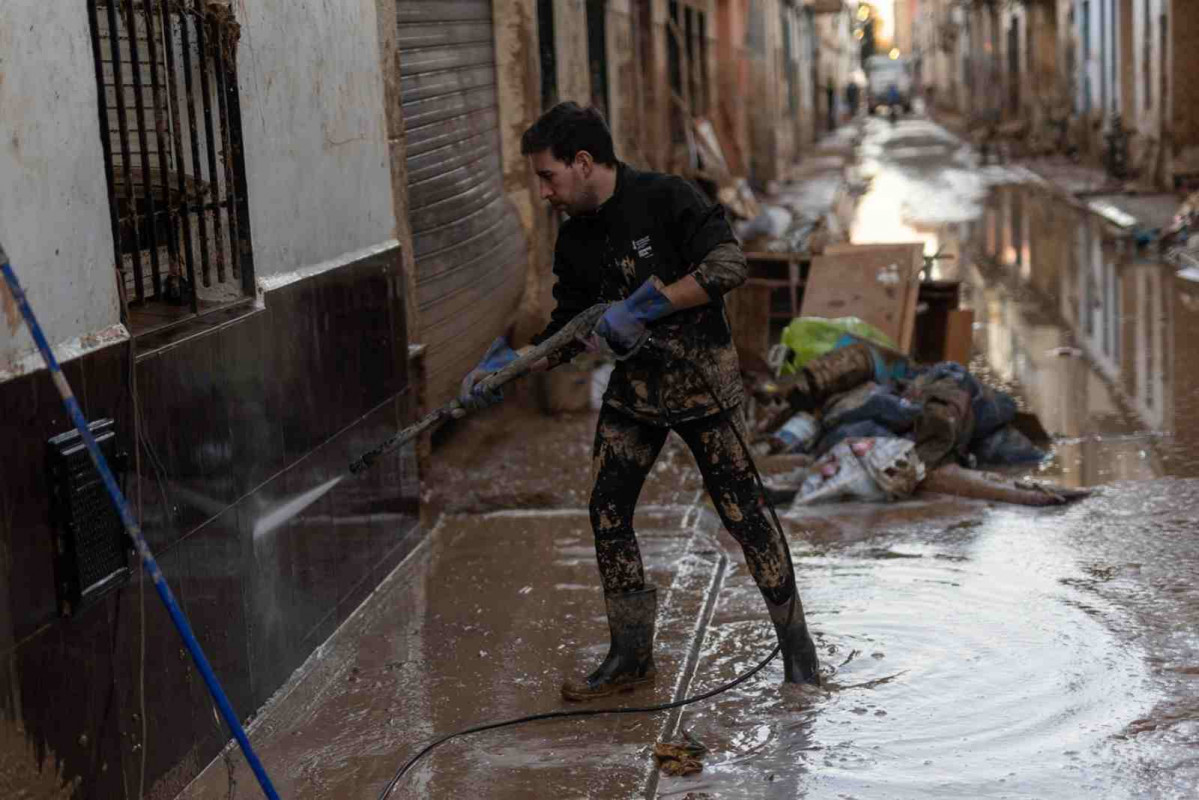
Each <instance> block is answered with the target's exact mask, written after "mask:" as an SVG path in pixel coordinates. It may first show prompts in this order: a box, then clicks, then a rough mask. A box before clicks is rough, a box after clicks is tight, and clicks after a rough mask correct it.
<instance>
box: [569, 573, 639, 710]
mask: <svg viewBox="0 0 1199 800" xmlns="http://www.w3.org/2000/svg"><path fill="white" fill-rule="evenodd" d="M604 602H605V603H606V605H607V606H608V628H609V630H610V631H611V634H612V644H611V645H610V646H609V647H608V656H607V658H605V659H604V661H603V663H602V664H600V665H599V667H598V668H596V670H595V671H594V672H592V673H591V674H590V675H588V676H587V677H586V678H583V679H582V680H577V681H576V680H568V681H566V682H565V683H563V684H562V697H563V698H565V699H567V700H578V701H582V700H595V699H596V698H599V697H607V696H608V695H611V694H615V693H617V692H620V691H627V690H628V689H631V688H632V687H634V686H637V685H638V684H642V683H649V682H650V681H652V680H653V679H654V675H655V674H657V670H656V669H655V668H654V620H655V619H656V618H657V614H658V590H657V589H656V588H654V587H652V586H650V587H647V588H645V589H641V590H640V591H636V592H627V593H625V594H614V595H608V596H607V597H605V598H604Z"/></svg>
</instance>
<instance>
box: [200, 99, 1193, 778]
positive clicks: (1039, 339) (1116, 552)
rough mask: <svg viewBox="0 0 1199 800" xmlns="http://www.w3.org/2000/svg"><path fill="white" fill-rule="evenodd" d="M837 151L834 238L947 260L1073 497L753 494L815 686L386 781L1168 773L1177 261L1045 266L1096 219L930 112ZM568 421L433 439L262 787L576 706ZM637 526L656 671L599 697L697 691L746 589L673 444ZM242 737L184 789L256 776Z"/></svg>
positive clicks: (998, 368)
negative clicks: (669, 771)
mask: <svg viewBox="0 0 1199 800" xmlns="http://www.w3.org/2000/svg"><path fill="white" fill-rule="evenodd" d="M859 152H860V161H859V164H858V167H859V169H860V172H861V174H862V175H864V176H866V177H868V178H869V179H870V185H869V189H868V190H867V192H866V193H865V194H864V195H863V196H862V198H861V199H860V202H859V204H858V207H857V211H856V216H855V219H854V223H853V226H852V239H853V241H855V242H859V243H866V242H871V241H905V240H906V241H920V240H923V241H925V242H926V254H933V253H938V252H939V253H940V254H941V255H946V254H948V255H951V256H953V258H951V259H938V260H935V261H933V262H931V264H932V270H933V271H934V272H935V273H936V275H937V276H938V277H953V278H955V279H960V280H962V281H963V286H964V292H963V297H964V304H965V305H967V306H968V307H970V308H973V309H974V311H975V314H976V316H975V325H974V339H975V347H974V352H975V354H976V356H975V362H974V363H973V364H972V367H973V368H975V369H976V370H978V371H980V372H984V373H985V374H987V375H988V376H989V377H990V379H991V380H993V381H994V382H996V383H998V384H1001V385H1003V386H1006V387H1008V388H1011V389H1012V390H1013V391H1014V392H1015V393H1016V395H1017V396H1018V397H1019V398H1020V402H1021V403H1022V404H1023V405H1024V407H1025V408H1026V409H1028V410H1031V411H1034V412H1035V413H1036V414H1037V415H1038V417H1039V418H1040V419H1041V421H1042V424H1043V425H1044V427H1045V428H1046V430H1047V431H1048V433H1049V434H1050V435H1051V436H1052V437H1053V442H1054V443H1053V447H1052V456H1051V458H1049V459H1048V460H1047V461H1046V462H1045V463H1044V464H1042V465H1040V466H1039V467H1038V468H1037V469H1036V470H1035V472H1036V473H1037V474H1038V475H1039V476H1042V477H1046V476H1047V477H1052V478H1054V479H1055V480H1058V481H1060V482H1062V483H1064V484H1067V485H1071V486H1093V487H1098V492H1097V494H1096V495H1095V496H1094V497H1092V498H1090V499H1088V500H1085V501H1082V502H1081V503H1078V504H1075V505H1072V506H1066V507H1062V508H1056V509H1031V508H1019V507H1015V506H1006V505H1002V504H989V503H985V502H982V501H968V500H962V499H957V498H949V497H945V496H939V495H932V494H922V495H917V496H916V497H915V498H914V499H910V500H907V501H903V502H898V503H891V504H867V503H843V504H839V505H823V506H816V507H809V508H806V509H802V510H789V509H780V510H781V511H782V512H783V513H782V517H783V522H784V526H785V527H786V529H787V533H788V537H789V540H790V543H791V548H792V553H793V557H794V559H795V562H796V565H797V569H798V580H799V585H800V590H801V593H802V596H803V600H804V605H805V607H806V610H807V615H808V621H809V624H810V626H811V627H812V629H813V632H814V635H815V638H816V642H817V646H818V649H819V653H820V658H821V662H822V666H823V670H824V673H825V676H826V680H825V686H824V687H823V688H822V689H811V688H803V689H800V688H796V687H794V686H788V685H784V684H782V682H781V680H782V667H781V665H780V664H779V662H778V661H777V660H776V661H775V662H773V663H771V664H770V665H769V666H767V667H766V669H765V670H763V671H762V672H760V673H759V674H757V675H756V676H754V677H753V678H751V679H750V680H749V681H748V682H746V683H744V684H742V685H741V686H738V687H736V688H734V689H732V690H730V691H728V692H726V693H724V694H721V695H719V696H718V697H716V698H714V699H712V700H710V701H707V702H704V703H702V704H699V705H694V706H688V707H686V708H684V709H681V710H675V711H671V712H661V713H657V714H653V715H634V716H627V717H623V716H619V717H600V718H592V719H582V720H567V721H556V722H549V723H535V724H532V725H526V726H522V727H519V728H511V729H505V730H502V731H495V732H488V733H483V734H478V735H474V736H471V737H469V738H466V739H461V740H458V741H455V742H451V743H449V744H447V745H445V746H443V747H441V748H440V749H438V750H436V751H434V753H433V754H432V755H430V756H429V757H428V758H426V759H425V760H424V761H422V762H421V763H420V764H419V765H418V766H417V767H416V768H415V770H414V771H413V772H412V773H410V774H409V775H408V776H407V777H406V778H405V781H404V782H403V783H402V784H401V785H400V786H399V787H398V788H397V789H396V792H395V794H394V795H392V796H395V797H418V796H420V797H462V796H468V795H472V794H473V795H477V796H482V797H500V798H508V797H511V798H516V797H555V798H556V797H594V798H608V797H642V796H649V797H663V798H702V797H711V798H799V797H803V798H844V797H853V798H859V800H870V799H872V798H876V799H878V800H882V799H883V798H886V799H887V800H891V799H892V798H913V799H915V798H928V797H945V798H963V797H970V798H1045V797H1053V798H1083V797H1086V798H1091V797H1102V798H1126V797H1127V798H1131V797H1138V798H1139V797H1152V798H1175V797H1177V798H1184V797H1192V796H1194V794H1195V792H1196V788H1197V787H1199V761H1197V760H1196V759H1195V755H1194V754H1195V752H1196V750H1195V748H1196V745H1197V744H1199V738H1197V737H1199V727H1197V722H1196V720H1197V719H1199V703H1197V702H1196V701H1195V699H1194V697H1195V687H1196V684H1195V681H1196V680H1197V676H1199V669H1197V668H1196V666H1195V665H1196V663H1199V658H1197V656H1199V633H1196V621H1197V620H1199V591H1197V590H1196V589H1195V586H1196V585H1197V583H1199V581H1197V579H1199V574H1197V572H1199V567H1197V566H1196V565H1199V537H1196V528H1195V522H1194V519H1195V509H1196V507H1197V504H1199V483H1196V481H1195V477H1196V476H1195V473H1196V472H1197V471H1199V466H1197V464H1196V461H1195V460H1194V458H1193V456H1192V455H1191V453H1190V448H1189V447H1188V443H1189V441H1190V440H1189V436H1190V435H1191V431H1192V430H1193V427H1190V426H1192V425H1193V421H1192V415H1191V414H1189V401H1188V398H1190V397H1192V396H1194V395H1195V392H1194V387H1193V386H1192V383H1193V382H1194V381H1196V380H1199V373H1197V372H1196V371H1194V370H1189V369H1188V366H1187V360H1186V356H1185V351H1186V349H1185V347H1184V346H1183V344H1182V342H1183V341H1184V340H1185V338H1186V328H1187V326H1188V325H1189V324H1194V323H1193V322H1192V321H1191V317H1192V316H1193V315H1194V314H1196V313H1199V305H1195V304H1193V303H1192V302H1191V301H1190V300H1189V299H1188V298H1190V297H1191V294H1190V293H1189V285H1188V284H1187V283H1186V281H1185V280H1184V279H1183V278H1179V277H1178V276H1176V275H1175V273H1174V270H1173V269H1172V268H1170V267H1168V266H1167V265H1164V264H1160V263H1154V262H1152V261H1148V260H1145V259H1136V258H1133V259H1130V258H1129V257H1128V255H1127V254H1120V253H1118V252H1117V253H1109V252H1108V250H1107V249H1105V248H1104V247H1102V246H1097V249H1096V251H1095V252H1096V258H1095V260H1094V261H1090V260H1087V261H1086V262H1085V263H1084V270H1083V272H1082V274H1080V273H1079V268H1077V267H1076V266H1074V265H1072V264H1071V263H1064V262H1061V261H1057V262H1054V261H1051V260H1049V258H1050V256H1051V255H1052V254H1054V253H1064V252H1069V248H1068V247H1065V246H1064V245H1063V244H1062V242H1063V241H1064V242H1066V243H1067V244H1069V246H1070V247H1076V246H1085V247H1090V244H1089V240H1088V238H1087V237H1088V236H1089V233H1090V232H1091V231H1092V229H1094V228H1095V226H1097V225H1098V224H1099V223H1097V222H1096V221H1094V220H1093V219H1092V217H1093V216H1094V215H1093V214H1092V213H1091V212H1088V211H1087V210H1086V209H1081V208H1078V207H1074V206H1070V205H1069V204H1067V203H1066V202H1065V201H1063V200H1061V199H1060V198H1057V197H1055V196H1053V195H1052V193H1051V189H1050V188H1049V187H1048V186H1047V185H1046V184H1045V181H1044V180H1042V179H1040V178H1038V177H1037V176H1036V175H1035V174H1034V173H1032V172H1031V171H1029V170H1028V169H1025V168H1023V167H1010V166H1002V165H985V166H984V165H980V164H979V163H978V160H977V156H976V154H975V153H974V152H973V151H972V150H971V149H970V148H969V147H967V146H966V145H964V144H963V143H962V142H961V141H960V140H959V139H958V138H956V137H955V136H954V135H952V134H951V133H949V132H948V131H947V130H945V129H944V128H941V127H939V126H937V125H936V124H934V123H932V122H929V121H927V120H924V119H918V118H913V119H905V120H902V121H901V122H899V124H897V125H895V126H891V125H888V124H887V123H886V122H884V121H882V120H870V121H868V122H866V123H865V126H864V138H863V140H862V143H861V146H860V151H859ZM1013 208H1015V210H1014V211H1013ZM1013 225H1016V226H1017V230H1016V231H1015V232H1013V230H1012V226H1013ZM1079 243H1081V245H1080V244H1079ZM1088 252H1089V251H1088ZM1105 287H1106V288H1105ZM1196 296H1197V297H1199V295H1196ZM1113 298H1114V302H1116V304H1117V305H1116V307H1114V308H1113V307H1112V306H1111V305H1110V303H1111V302H1113ZM518 399H519V398H518ZM594 424H595V414H594V412H590V413H588V412H582V413H576V414H567V415H560V416H558V417H553V418H547V417H544V416H539V415H537V414H536V413H535V412H532V411H528V410H526V409H524V408H522V407H521V404H520V403H519V402H513V403H511V404H509V405H507V406H503V407H500V408H498V409H495V410H492V411H488V412H485V413H482V414H480V415H478V416H476V417H472V418H469V419H467V420H464V421H461V422H460V423H458V424H457V426H456V428H455V429H454V430H453V431H452V432H450V434H449V435H448V436H446V437H445V440H444V441H443V442H442V443H441V445H440V446H439V448H438V450H437V452H436V457H435V459H434V461H433V472H432V474H431V475H430V476H429V478H428V480H427V482H426V485H427V487H428V488H427V490H426V496H425V497H424V498H423V500H424V502H425V503H426V504H428V505H429V507H430V508H431V509H435V512H436V513H439V514H441V515H442V516H441V517H440V520H439V522H438V523H437V526H436V528H435V530H434V531H433V533H432V534H431V535H430V537H429V540H428V543H427V544H426V545H423V546H422V547H421V548H419V549H418V551H417V552H416V553H415V554H414V555H413V556H412V557H410V558H409V560H408V561H406V562H405V563H404V564H403V565H401V567H400V568H399V569H398V570H397V572H396V574H393V576H392V577H391V578H389V579H388V581H387V582H386V583H384V584H383V585H382V586H381V587H380V588H379V589H378V590H377V591H376V592H375V595H374V596H373V597H372V598H371V600H370V601H368V603H367V604H366V605H365V606H364V607H363V609H362V610H361V611H360V612H359V613H358V614H357V615H356V616H355V617H354V618H353V619H352V620H351V622H350V623H348V624H347V625H346V626H345V627H344V628H343V629H342V630H340V631H339V632H338V633H337V634H336V635H335V636H334V638H333V639H332V640H331V641H330V642H329V643H328V644H327V645H326V646H325V647H324V648H322V652H320V653H319V654H318V655H317V656H316V657H314V658H312V659H310V660H309V663H308V664H307V665H306V666H305V668H304V669H303V670H302V671H301V672H300V673H298V674H297V675H296V676H293V678H292V680H291V681H290V682H289V683H288V685H287V686H286V687H285V688H284V690H282V691H281V692H280V694H279V695H278V696H277V697H276V699H275V700H274V701H273V702H272V704H271V705H270V706H269V707H268V709H267V710H266V711H265V712H264V714H263V715H262V716H261V717H260V718H259V720H258V721H257V722H256V724H255V727H254V728H253V729H252V735H253V736H254V738H255V741H256V743H259V744H260V747H261V750H262V752H263V754H264V755H263V757H264V759H265V760H266V761H267V762H268V763H271V764H278V765H289V766H287V767H286V768H285V769H282V770H279V771H278V772H277V773H276V778H277V780H278V781H279V783H280V784H281V789H282V790H283V791H284V792H285V793H286V795H287V796H290V797H312V798H316V797H359V796H362V797H368V796H375V795H376V794H377V793H378V792H379V790H381V789H382V788H383V787H384V786H385V785H386V783H387V782H388V781H389V780H390V779H391V777H392V776H393V775H394V772H395V770H396V769H397V768H398V767H399V766H400V764H401V763H402V762H403V761H404V760H406V759H407V758H408V757H409V756H410V755H411V754H413V753H414V752H415V751H416V750H418V749H419V747H420V746H421V745H423V744H424V743H427V742H428V741H430V740H431V739H432V738H434V737H435V736H436V735H439V734H442V733H447V732H450V731H452V730H456V729H459V728H462V727H466V726H469V725H473V724H478V723H482V722H486V721H491V720H493V719H498V718H506V717H512V716H519V715H523V714H528V713H534V712H540V711H550V710H557V709H562V708H570V707H572V706H570V705H569V704H566V703H564V702H563V701H562V700H561V699H560V698H559V696H558V685H559V683H560V681H561V679H562V678H563V677H565V676H567V675H571V674H574V673H577V672H578V671H580V670H582V669H584V668H588V669H589V668H590V666H591V662H592V661H593V660H595V659H597V658H599V657H601V656H602V655H603V652H604V650H605V648H606V646H607V645H606V642H607V638H606V636H607V631H606V626H605V623H604V612H603V605H602V599H601V593H600V589H599V579H598V576H597V574H596V571H595V560H594V552H593V550H592V545H591V533H590V527H589V523H588V516H587V493H588V487H589V470H590V464H589V454H590V448H591V439H592V435H593V428H594ZM764 466H766V467H767V469H769V465H768V464H766V465H764ZM637 526H638V534H639V537H640V538H641V541H642V549H643V553H644V558H645V562H646V569H647V574H648V578H649V580H650V582H651V583H653V584H656V585H657V586H659V587H660V591H661V592H663V599H662V601H661V603H662V605H661V607H660V611H659V629H658V637H657V648H658V669H659V675H658V678H657V681H656V682H655V684H654V686H653V688H652V689H646V690H641V691H638V692H636V693H632V694H624V695H618V696H617V697H616V698H612V699H609V700H607V701H604V702H606V703H608V704H610V705H611V706H621V705H630V704H648V703H654V702H665V701H668V700H672V699H679V698H681V697H685V696H690V695H695V694H698V693H701V692H704V691H708V690H710V689H713V688H715V687H717V686H719V685H720V684H723V683H725V682H727V681H730V680H732V679H733V678H734V677H736V676H737V675H739V674H740V673H742V672H744V671H745V670H747V669H748V668H750V667H751V666H752V665H753V664H755V663H756V662H757V661H759V660H761V659H762V658H763V657H765V655H766V654H767V653H769V651H770V648H771V647H773V645H774V642H775V635H774V631H773V629H772V628H771V626H770V624H769V620H768V617H767V616H766V613H765V608H764V606H763V603H762V598H761V595H760V594H759V592H758V590H757V588H756V586H755V585H754V582H753V580H752V579H751V577H750V575H749V573H748V571H747V569H746V567H745V563H744V560H743V557H742V554H741V550H740V548H739V547H738V546H737V545H736V544H735V543H734V542H733V540H732V539H731V537H729V536H728V534H727V533H725V532H724V530H723V529H722V527H721V525H720V522H719V519H718V518H717V516H716V514H715V511H714V509H713V508H712V506H711V503H710V501H708V500H707V498H706V495H705V494H704V493H703V491H702V484H701V481H700V479H699V476H698V472H697V471H696V469H695V466H694V463H693V461H692V459H691V456H690V454H689V453H688V452H687V450H686V448H685V447H684V446H683V444H682V442H681V441H680V440H679V439H678V438H677V437H673V436H672V437H671V439H670V440H669V441H668V443H667V445H666V448H665V449H664V451H663V453H662V455H661V457H660V459H659V461H658V463H657V465H656V466H655V468H654V470H653V473H652V474H651V476H650V478H649V482H648V483H647V486H646V489H645V491H644V493H643V495H642V498H641V504H640V506H639V510H638V516H637ZM397 619H402V620H404V623H403V624H402V625H398V626H397V625H396V624H395V623H394V620H397ZM684 732H685V733H686V734H687V735H689V736H691V737H694V738H695V739H697V740H699V741H700V742H702V743H703V745H704V746H706V748H707V753H706V754H705V755H704V756H703V757H702V761H703V770H702V772H699V773H698V774H694V775H688V776H686V777H669V776H666V775H664V774H660V773H659V772H658V770H657V769H656V768H655V767H654V765H653V760H652V758H651V757H650V751H651V748H652V746H653V744H654V743H655V742H656V741H660V740H664V739H670V738H674V737H678V736H679V735H681V734H683V733H684ZM239 759H240V757H239V756H238V755H236V754H235V753H230V754H229V758H228V759H227V760H225V761H221V760H218V761H216V762H214V763H213V764H212V765H210V766H209V768H208V769H207V770H206V771H205V772H204V773H203V774H202V775H201V777H200V778H199V779H198V780H197V781H196V782H195V783H193V784H192V786H191V787H189V789H188V790H187V791H186V792H185V794H184V795H183V796H185V797H189V798H222V797H226V796H229V795H230V792H232V796H235V797H242V796H246V797H248V796H251V795H252V794H253V786H252V784H251V783H250V781H249V779H248V773H247V771H246V768H245V766H244V764H243V763H242V762H241V761H240V760H239ZM231 787H232V788H231Z"/></svg>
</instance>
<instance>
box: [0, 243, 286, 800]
mask: <svg viewBox="0 0 1199 800" xmlns="http://www.w3.org/2000/svg"><path fill="white" fill-rule="evenodd" d="M0 271H3V272H4V280H6V281H7V282H8V288H9V291H10V292H12V296H13V300H15V301H16V302H17V306H18V307H19V308H20V309H21V314H22V315H23V316H24V317H25V324H26V325H28V326H29V333H30V334H31V335H32V336H33V341H34V342H36V343H37V349H38V350H39V351H41V354H42V358H43V359H45V361H46V367H47V368H48V369H49V370H50V377H51V379H53V381H54V386H55V387H56V388H57V389H58V393H59V394H60V395H62V402H63V405H64V406H66V408H67V414H68V416H70V418H71V421H72V422H73V423H75V429H76V430H78V431H79V435H80V436H82V437H83V441H84V443H85V444H86V445H87V452H88V453H89V454H90V455H91V457H92V463H93V464H95V465H96V471H97V472H99V473H100V478H101V480H103V481H104V488H106V489H108V494H109V496H110V497H112V502H113V504H114V505H115V506H116V507H117V513H118V514H120V515H121V522H122V523H124V525H125V530H126V531H127V532H128V533H129V538H130V539H132V540H133V544H134V546H135V547H136V548H137V553H138V555H139V556H141V559H142V567H143V568H144V569H145V570H146V574H148V575H149V576H150V580H152V581H154V588H155V589H156V590H157V591H158V596H159V598H161V599H162V604H163V605H164V606H166V607H167V613H169V614H170V615H171V621H172V622H174V623H175V628H176V629H178V631H179V635H180V636H181V637H182V638H183V643H184V644H185V645H187V650H188V652H189V653H191V656H192V660H193V661H195V662H196V668H197V669H198V670H200V675H201V676H202V677H203V678H204V683H205V684H206V685H207V686H208V691H209V693H210V694H211V695H212V699H213V700H215V701H216V704H217V708H219V709H220V710H221V716H222V717H224V718H225V724H226V725H228V726H229V730H231V731H233V736H234V738H235V739H237V743H238V744H239V745H241V750H242V753H244V754H245V756H246V761H248V762H249V763H250V769H252V770H253V771H254V776H255V777H256V778H258V783H259V784H260V785H261V786H262V793H263V794H265V795H266V796H267V797H268V798H270V800H279V795H278V793H276V792H275V787H274V786H273V785H271V779H270V776H269V775H267V774H266V769H265V768H263V766H262V762H261V761H259V760H258V755H257V754H256V753H255V752H254V747H253V746H252V745H251V744H250V739H249V737H247V736H246V732H245V730H243V729H242V726H241V722H239V721H238V719H237V714H236V713H235V712H234V711H233V706H232V705H230V704H229V698H228V697H226V696H225V691H224V690H223V689H222V688H221V683H220V681H218V680H217V677H216V674H215V673H213V671H212V666H211V665H210V664H209V663H208V659H207V658H205V657H204V651H203V650H201V649H200V643H199V642H197V641H196V637H195V634H193V633H192V629H191V625H189V624H188V622H187V617H185V616H184V615H183V611H182V610H180V608H179V604H178V603H176V602H175V596H174V595H173V594H171V587H170V586H168V585H167V582H166V579H165V578H163V576H162V572H161V570H159V569H158V562H157V561H155V560H154V554H153V553H151V552H150V547H149V545H147V544H146V538H145V537H144V536H142V530H141V526H139V525H138V524H137V520H136V519H134V518H133V510H132V509H131V508H130V507H129V501H128V500H126V499H125V496H124V495H123V494H121V489H120V487H118V486H117V482H116V479H115V478H114V477H113V475H112V470H110V469H109V468H108V462H106V461H105V460H104V454H103V453H101V452H100V448H99V447H98V446H97V445H96V440H95V438H93V437H92V432H91V430H89V429H88V427H87V421H86V420H85V419H84V418H83V412H82V411H81V410H80V409H79V403H78V401H76V400H75V395H74V393H73V392H72V391H71V387H70V385H69V384H68V383H67V379H66V376H64V375H63V374H62V370H61V369H60V368H59V366H58V360H57V359H56V358H54V353H53V352H51V351H50V346H49V345H48V344H46V337H45V335H44V334H43V333H42V327H41V326H40V325H39V324H38V321H37V318H36V317H34V316H33V309H32V308H30V307H29V299H28V298H26V297H25V290H24V289H22V288H21V285H20V284H19V283H18V282H17V276H16V274H15V273H14V272H13V269H12V265H11V264H9V263H8V255H7V254H5V252H4V246H3V245H0Z"/></svg>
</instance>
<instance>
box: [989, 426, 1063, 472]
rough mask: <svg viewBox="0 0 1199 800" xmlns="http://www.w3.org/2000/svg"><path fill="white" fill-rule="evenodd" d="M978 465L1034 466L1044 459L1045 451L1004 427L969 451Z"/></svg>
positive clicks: (1015, 431) (1011, 429)
mask: <svg viewBox="0 0 1199 800" xmlns="http://www.w3.org/2000/svg"><path fill="white" fill-rule="evenodd" d="M970 452H971V454H972V455H973V456H974V457H975V459H977V461H978V463H979V464H980V465H984V466H987V465H999V464H1035V463H1036V462H1038V461H1043V460H1044V459H1045V455H1046V453H1045V451H1044V450H1042V449H1041V448H1039V447H1037V446H1036V445H1034V444H1033V443H1032V441H1031V440H1030V439H1029V438H1028V437H1027V436H1025V435H1024V434H1023V433H1021V432H1020V431H1018V430H1016V429H1015V428H1014V427H1012V426H1011V425H1005V426H1003V427H1002V428H1000V429H999V430H997V431H995V432H994V433H992V434H991V435H990V436H987V437H985V438H983V439H982V440H981V441H979V440H976V444H974V445H973V446H972V447H971V449H970Z"/></svg>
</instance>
